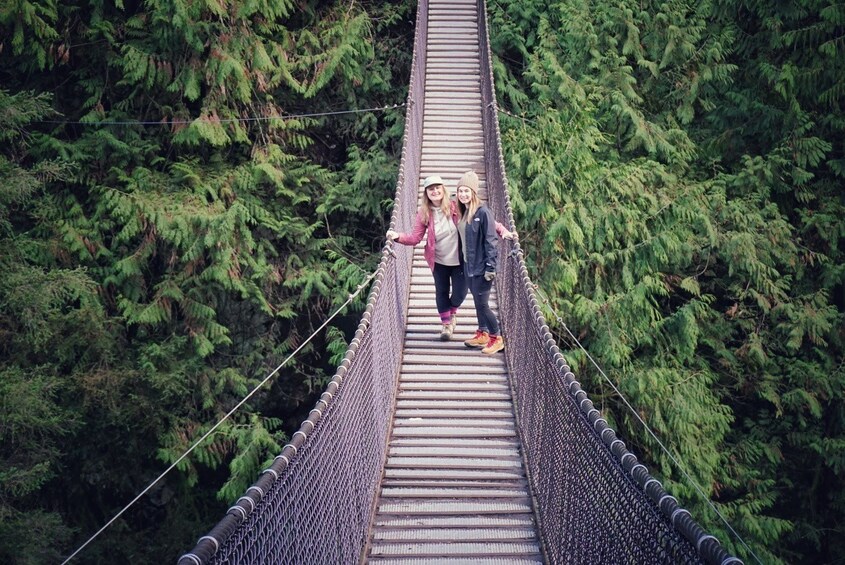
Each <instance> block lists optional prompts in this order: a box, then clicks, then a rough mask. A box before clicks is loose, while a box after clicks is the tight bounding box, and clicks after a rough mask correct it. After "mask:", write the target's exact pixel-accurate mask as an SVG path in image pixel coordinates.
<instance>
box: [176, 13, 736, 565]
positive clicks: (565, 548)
mask: <svg viewBox="0 0 845 565" xmlns="http://www.w3.org/2000/svg"><path fill="white" fill-rule="evenodd" d="M478 9H479V26H480V34H479V41H480V46H481V69H482V72H481V83H482V84H481V90H482V102H483V104H484V108H485V111H484V112H483V120H484V124H483V125H484V136H485V151H486V153H487V155H488V157H487V159H486V161H487V162H486V171H485V172H486V180H487V193H488V199H489V203H490V205H491V207H492V208H493V210H494V212H495V216H496V217H497V218H507V219H508V223H509V224H510V227H511V228H512V227H513V215H512V213H511V210H510V204H509V201H508V196H507V181H506V179H505V174H504V161H503V158H502V152H501V145H500V137H499V126H498V120H497V107H496V101H495V96H494V94H493V84H492V69H491V66H490V50H489V39H488V30H487V22H486V6H485V3H484V0H479V6H478ZM427 19H428V2H427V0H420V2H419V4H418V9H417V20H416V31H415V43H414V55H413V61H412V66H411V78H410V88H409V92H408V103H407V109H406V121H405V134H404V144H403V150H402V160H401V164H400V168H399V178H398V181H397V192H396V199H395V201H394V209H393V216H392V218H391V224H390V225H391V228H392V229H397V230H399V231H402V230H407V229H409V228H410V226H411V224H412V221H413V216H414V213H415V210H416V207H417V202H418V188H419V167H420V155H421V148H422V133H423V131H422V130H423V107H424V104H423V101H424V87H425V53H426V44H425V42H426V36H427ZM505 245H507V246H508V250H509V251H511V252H512V253H511V254H510V255H509V256H507V257H506V258H503V260H501V261H500V266H499V269H500V271H499V276H498V277H497V293H498V304H499V312H500V320H501V323H502V325H503V328H504V331H505V333H506V334H507V340H508V341H507V344H508V346H507V348H506V349H505V354H506V358H507V362H508V368H509V371H510V373H511V375H512V387H513V392H514V402H515V413H516V419H517V427H518V429H519V433H520V439H521V442H522V445H523V450H524V454H525V460H526V462H527V471H528V476H529V481H530V484H531V488H532V494H533V497H534V499H535V503H536V515H537V524H538V529H539V535H540V539H541V542H542V544H543V549H544V552H545V554H546V557H547V560H548V562H550V563H562V562H567V563H579V562H594V563H696V562H702V561H704V562H708V563H721V564H728V563H741V562H740V561H739V560H738V559H736V558H734V557H731V556H730V555H728V554H727V552H726V551H725V550H724V549H723V548H722V547H721V545H720V544H719V542H718V541H717V540H716V538H715V537H713V536H711V535H707V534H706V533H705V532H704V531H703V530H702V529H701V528H700V527H699V526H698V524H697V523H696V522H695V521H694V520H693V519H692V517H691V516H690V514H689V512H687V511H686V510H684V509H683V508H680V507H679V506H678V504H677V502H676V501H675V499H674V498H672V497H671V496H669V495H668V494H667V493H666V492H665V491H664V490H663V487H662V486H661V484H660V483H659V481H657V480H656V479H654V478H652V477H651V476H650V475H649V473H648V470H647V469H646V467H645V466H643V465H642V464H640V463H638V461H637V458H636V457H635V456H634V455H633V454H631V453H630V452H628V451H627V449H626V448H625V444H624V443H623V442H622V441H621V440H619V439H618V438H617V437H616V434H615V432H614V431H613V430H612V429H610V428H609V427H608V426H607V422H606V421H605V420H604V419H603V418H602V417H601V414H600V413H599V411H598V410H596V409H595V408H594V407H593V405H592V402H591V401H590V400H589V399H588V398H587V395H586V393H585V392H584V391H582V390H581V387H580V385H579V384H578V382H577V381H576V380H575V376H574V375H573V373H572V372H571V371H570V369H569V367H568V366H567V365H566V361H565V360H564V358H563V356H562V355H561V354H560V352H559V350H558V348H557V347H556V345H555V343H554V340H553V338H552V336H551V334H550V332H549V329H548V327H547V326H546V324H545V320H544V318H543V316H542V314H541V312H540V308H539V305H538V302H537V300H536V298H535V296H534V293H533V290H532V284H531V281H530V279H529V277H528V272H527V270H526V267H525V264H524V262H523V258H522V253H521V251H520V249H519V244H518V243H506V244H505ZM412 255H413V248H412V247H406V246H398V247H396V248H395V250H392V249H389V248H386V249H385V250H384V251H383V253H382V259H381V263H380V265H379V267H378V270H377V271H376V277H375V282H374V284H373V288H372V290H371V292H370V296H369V299H368V302H367V307H366V311H365V313H364V315H363V317H362V320H361V323H360V325H359V326H358V330H357V332H356V334H355V338H354V339H353V341H352V342H351V344H350V347H349V349H348V351H347V353H346V356H345V358H344V361H343V362H342V363H341V366H340V368H339V369H338V371H337V373H336V374H335V376H334V378H333V379H332V381H331V383H330V384H329V385H328V387H327V389H326V391H325V392H324V393H323V395H322V396H321V397H320V401H319V402H318V403H317V406H316V407H315V408H314V410H312V411H311V414H310V415H309V418H308V419H307V420H306V421H305V422H303V424H302V426H301V428H300V430H299V431H297V432H296V433H295V434H294V435H293V437H292V440H291V443H290V444H288V445H287V446H285V448H284V450H283V451H282V453H281V454H280V455H279V456H277V457H276V458H275V460H274V461H273V464H272V465H271V466H270V467H269V468H268V469H267V470H265V471H264V472H263V473H262V474H261V476H260V477H259V479H258V480H257V481H256V483H255V484H254V485H253V486H251V487H250V488H249V489H248V490H247V492H246V493H245V494H244V496H242V497H241V498H239V499H238V501H237V502H236V503H235V505H234V506H232V507H231V508H230V509H229V511H228V512H227V513H226V515H225V517H224V518H223V519H222V520H221V521H220V522H219V523H218V524H217V525H216V526H215V527H214V528H213V529H212V530H211V532H209V533H208V535H205V536H203V537H202V538H200V540H199V541H198V543H197V545H196V547H195V548H194V549H193V550H192V551H191V552H190V553H187V554H185V555H183V556H182V557H181V558H180V559H179V565H200V564H207V563H208V564H224V563H238V564H242V563H249V564H252V563H356V562H359V561H360V560H361V556H362V553H363V550H364V547H365V544H366V539H367V530H368V527H369V524H370V521H371V518H372V512H373V501H374V500H375V498H376V495H377V491H378V487H379V480H380V477H381V470H382V467H383V465H384V460H385V456H386V449H387V436H388V433H389V427H390V419H391V416H392V413H393V403H394V397H395V393H396V388H397V379H398V374H399V368H400V363H401V355H402V347H401V339H402V336H403V335H404V331H405V324H406V316H407V308H408V289H409V282H410V273H411V259H412Z"/></svg>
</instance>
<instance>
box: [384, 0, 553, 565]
mask: <svg viewBox="0 0 845 565" xmlns="http://www.w3.org/2000/svg"><path fill="white" fill-rule="evenodd" d="M476 10H477V7H476V2H475V0H460V1H455V0H452V1H443V0H439V1H438V0H433V1H432V2H431V3H430V4H429V21H428V30H429V32H428V37H427V50H426V52H427V55H426V87H425V110H424V128H423V144H422V157H421V159H422V160H421V163H420V169H421V170H420V177H421V179H422V178H424V177H425V176H428V175H431V174H438V175H440V176H441V177H443V179H444V181H445V182H446V185H447V187H448V188H449V189H450V191H451V192H452V194H454V190H455V184H456V182H457V180H458V178H459V177H460V176H461V174H463V173H464V172H465V171H466V170H468V169H474V170H475V171H476V172H478V174H479V178H480V180H481V191H480V193H481V196H482V198H484V197H485V196H486V190H485V182H484V168H485V167H484V143H483V136H482V125H481V124H482V121H481V112H482V108H481V89H480V78H479V77H480V60H479V52H478V50H479V42H478V15H477V11H476ZM491 302H492V304H491V306H492V307H493V309H494V310H495V309H496V303H495V296H494V298H493V300H492V301H491ZM475 328H476V319H475V310H474V308H473V303H472V297H471V296H468V297H467V300H466V302H465V303H464V305H463V307H462V308H461V310H460V312H459V315H458V324H457V328H456V331H455V335H454V336H453V339H452V341H450V342H441V341H439V331H440V320H439V318H438V316H437V309H436V307H435V303H434V283H433V280H432V276H431V271H430V270H429V269H428V266H427V265H426V264H425V261H424V260H423V256H422V244H421V245H420V246H419V247H418V249H416V250H415V252H414V268H413V273H412V277H411V297H410V305H409V311H408V326H407V330H406V333H405V340H404V351H403V353H404V356H403V365H402V370H401V374H400V383H399V391H398V396H397V398H396V411H395V414H394V419H393V430H392V433H391V436H390V440H389V441H390V444H389V451H388V458H387V462H386V465H385V468H384V474H383V477H382V483H381V489H380V495H379V499H378V501H377V507H376V514H375V516H374V520H373V523H372V525H371V529H370V540H369V544H368V550H367V560H368V561H369V562H372V563H379V564H387V563H413V564H422V563H442V562H449V563H542V562H543V559H542V555H541V552H540V546H539V542H538V541H537V534H536V528H535V523H534V512H533V508H532V503H531V497H530V495H529V491H528V483H527V479H526V476H525V471H524V469H523V464H522V457H521V454H520V446H519V442H518V440H517V436H516V431H515V428H514V414H513V404H512V399H511V393H510V387H509V385H508V374H507V368H506V365H505V361H504V357H503V356H502V355H501V354H498V355H494V356H486V355H483V354H482V353H481V352H480V351H479V350H477V349H468V348H466V347H465V346H464V345H463V340H464V339H466V338H468V337H471V335H472V334H473V333H474V331H475Z"/></svg>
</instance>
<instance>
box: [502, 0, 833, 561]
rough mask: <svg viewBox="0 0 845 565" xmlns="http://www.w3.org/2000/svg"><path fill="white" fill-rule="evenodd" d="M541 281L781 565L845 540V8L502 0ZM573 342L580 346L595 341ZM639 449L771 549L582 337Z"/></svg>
mask: <svg viewBox="0 0 845 565" xmlns="http://www.w3.org/2000/svg"><path fill="white" fill-rule="evenodd" d="M491 8H492V14H491V22H492V27H493V30H492V41H493V43H494V50H495V51H496V53H497V54H498V60H497V61H496V62H495V63H494V72H495V75H496V80H497V84H496V88H497V92H498V93H499V97H500V100H502V104H501V105H502V106H503V107H504V108H506V109H508V110H509V111H510V112H512V113H514V114H517V115H521V116H523V118H521V119H520V118H513V117H510V116H506V115H502V117H501V121H502V130H503V146H504V149H505V152H506V163H507V168H508V173H509V177H510V178H509V180H510V186H511V189H512V194H511V196H512V202H513V203H514V207H515V211H516V213H517V224H518V226H517V227H518V228H519V229H520V231H521V233H522V237H521V239H522V241H523V243H524V246H525V248H526V249H527V250H528V253H529V257H528V259H529V262H530V267H531V270H532V276H533V277H534V278H535V280H536V281H537V282H539V283H540V285H541V287H542V288H543V289H544V290H545V291H546V292H548V293H549V295H550V298H551V301H552V304H553V306H554V308H555V309H556V310H557V311H558V312H559V313H561V315H562V316H563V317H564V319H565V320H566V321H567V324H569V325H570V327H573V328H576V329H577V333H578V335H579V338H580V339H581V340H582V342H584V343H585V345H586V346H587V347H588V349H589V350H590V352H591V353H592V355H593V356H594V357H595V358H596V359H599V360H600V363H601V364H602V365H603V367H604V369H605V370H606V371H607V372H608V374H609V375H610V377H611V378H612V379H613V380H614V381H615V382H616V383H617V384H618V386H619V388H620V390H621V391H622V392H623V394H625V396H626V398H628V399H629V400H630V401H631V402H632V403H633V405H634V406H636V407H637V409H638V411H639V412H640V414H641V415H642V416H644V417H645V419H646V421H647V422H649V424H650V425H651V426H652V428H653V429H655V430H656V432H657V434H658V436H660V437H661V438H663V439H664V441H665V442H666V443H667V444H668V445H669V446H670V448H671V450H672V451H673V452H674V453H675V454H677V455H678V457H679V458H680V460H682V461H683V462H684V463H685V465H686V467H687V468H688V469H689V471H690V473H691V475H692V476H693V478H694V479H695V480H696V482H698V483H699V484H701V485H703V486H704V488H705V490H706V491H708V494H709V495H710V496H711V499H712V500H713V502H714V503H715V504H717V506H718V507H719V509H720V510H721V511H722V512H723V513H724V514H725V515H726V516H727V517H728V518H729V519H730V520H731V522H732V523H733V525H734V526H735V527H736V528H737V529H738V531H740V533H741V534H742V535H743V537H744V538H745V539H746V541H747V542H749V543H750V545H751V547H752V548H753V550H754V552H755V553H756V554H757V555H758V556H759V557H760V558H762V559H763V560H764V561H765V562H793V561H820V562H830V561H835V560H837V559H841V558H842V556H843V555H845V554H844V553H843V551H845V550H843V546H842V544H841V543H839V542H838V541H836V540H838V539H839V538H840V537H841V536H835V535H830V532H828V535H824V534H822V532H823V531H824V528H831V529H832V531H841V529H842V527H843V523H842V520H841V508H842V507H843V501H845V490H843V488H842V485H843V484H845V482H843V480H842V479H843V475H842V467H841V465H839V462H840V461H841V458H842V451H841V449H842V446H843V443H842V440H843V432H845V429H843V418H842V398H843V390H845V381H843V378H842V338H843V334H842V327H843V309H845V302H843V300H845V298H843V294H842V292H843V291H842V289H843V269H842V267H841V265H842V263H843V257H842V246H841V244H842V241H845V238H843V231H842V230H843V225H845V224H843V222H842V221H841V218H842V217H843V212H845V210H843V209H842V206H843V203H844V202H843V200H842V197H841V190H840V189H839V185H840V184H841V182H840V181H841V176H842V167H841V159H842V145H841V139H843V138H845V135H843V132H842V127H843V126H845V123H843V122H842V120H841V119H839V118H838V116H837V113H836V110H837V108H838V107H839V105H838V100H839V98H838V97H839V95H840V93H841V92H840V91H841V90H842V89H841V84H840V83H841V81H842V77H843V76H845V69H843V62H842V61H845V59H843V58H842V57H839V58H836V59H834V58H833V53H839V51H841V45H840V43H841V41H840V40H841V36H842V27H841V16H842V13H841V9H840V7H839V6H838V5H829V4H827V3H823V2H812V1H808V2H800V3H793V4H791V5H789V6H786V5H780V4H774V5H773V4H770V3H764V2H752V3H750V4H749V3H739V2H733V1H728V0H723V1H716V2H697V3H688V2H662V3H653V2H646V3H642V2H628V1H625V0H620V1H617V2H610V3H601V4H600V5H597V4H595V3H588V2H584V1H580V0H567V1H560V2H552V3H551V4H550V5H547V4H546V3H542V2H499V3H494V4H492V5H491ZM572 347H574V344H572ZM567 357H568V359H569V360H570V362H571V363H573V365H574V366H575V367H576V368H577V370H578V371H579V373H580V374H581V375H582V376H583V379H585V382H586V381H587V380H590V379H593V383H594V385H593V387H591V388H593V394H594V395H595V396H596V399H598V400H600V401H601V402H602V403H604V404H605V405H606V406H607V407H608V409H609V416H610V418H611V420H613V421H614V422H615V424H614V425H617V426H618V427H619V429H620V431H621V433H622V435H623V436H624V437H625V438H626V440H627V441H628V442H629V443H631V444H632V445H634V447H635V450H636V451H637V452H638V453H640V454H641V455H643V456H644V457H645V459H646V460H647V461H649V464H650V466H651V467H652V468H653V469H654V470H655V471H656V472H658V474H659V475H660V476H662V477H663V479H664V480H665V481H666V483H667V484H668V485H669V486H670V489H671V490H673V491H675V492H677V493H678V494H679V495H681V496H682V497H683V498H682V500H684V504H685V505H686V506H688V507H690V508H691V510H692V512H693V515H695V516H697V517H700V519H701V520H702V522H703V523H704V525H705V528H706V529H709V530H712V531H714V532H715V533H717V535H719V537H720V539H721V540H722V541H723V543H725V544H726V545H727V547H728V548H730V549H731V550H732V551H736V552H737V553H739V554H740V555H743V556H745V557H749V556H748V555H747V553H746V551H745V549H744V548H743V547H741V546H740V545H738V544H737V542H736V540H732V539H730V538H729V536H728V534H727V533H726V532H724V530H723V528H722V525H721V523H720V521H719V520H718V519H717V518H716V517H715V516H713V515H712V514H711V513H710V511H709V508H708V507H707V505H706V504H704V503H703V502H702V501H700V500H698V499H697V497H696V495H695V493H694V491H693V489H692V487H691V486H690V485H689V483H688V482H687V481H686V480H685V479H684V478H683V477H682V475H681V473H680V471H679V470H678V469H676V468H674V465H672V464H671V463H670V461H669V460H668V458H667V457H666V456H665V455H664V454H663V453H662V452H661V451H660V450H659V449H658V446H656V445H655V444H654V443H653V441H652V440H651V439H650V437H649V436H648V435H646V434H645V433H644V432H643V430H642V429H641V427H640V425H639V424H638V422H636V420H635V419H634V418H633V417H632V416H631V415H630V414H629V413H628V412H627V411H626V410H625V409H624V407H622V406H620V405H619V404H618V403H617V402H616V400H615V399H614V398H613V396H612V395H610V393H611V391H609V390H606V388H605V386H604V385H603V384H602V381H601V380H600V379H598V378H597V376H596V375H594V374H593V372H592V370H591V367H590V366H588V365H586V364H585V361H586V359H585V356H584V355H583V354H582V353H580V352H579V351H578V350H577V349H573V350H571V351H570V352H569V354H568V355H567Z"/></svg>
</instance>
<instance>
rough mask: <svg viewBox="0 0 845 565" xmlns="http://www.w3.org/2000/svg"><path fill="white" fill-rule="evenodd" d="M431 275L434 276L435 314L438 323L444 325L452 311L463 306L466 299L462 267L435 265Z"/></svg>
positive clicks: (450, 316) (465, 285)
mask: <svg viewBox="0 0 845 565" xmlns="http://www.w3.org/2000/svg"><path fill="white" fill-rule="evenodd" d="M431 274H432V275H434V301H435V303H436V304H437V312H438V313H439V314H440V321H441V322H443V323H446V322H448V321H449V319H451V318H452V314H451V312H452V310H453V309H457V308H458V306H460V305H461V304H463V303H464V299H465V298H466V297H467V283H466V279H465V278H464V267H463V266H462V265H454V266H451V265H441V264H440V263H435V264H434V270H433V271H432V272H431ZM450 291H451V292H450ZM447 313H448V315H447Z"/></svg>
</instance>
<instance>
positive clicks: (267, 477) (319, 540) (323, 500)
mask: <svg viewBox="0 0 845 565" xmlns="http://www.w3.org/2000/svg"><path fill="white" fill-rule="evenodd" d="M426 35H427V2H425V1H423V2H420V6H419V8H418V10H417V21H416V31H415V44H414V55H413V59H412V64H411V78H410V86H409V91H408V101H407V107H406V116H405V131H404V141H403V147H402V159H401V162H400V166H399V175H398V180H397V186H396V198H395V201H394V207H393V215H392V218H391V222H390V227H391V229H398V230H402V229H406V230H407V229H409V228H410V226H411V224H412V221H413V217H414V213H415V211H416V205H417V197H418V195H417V192H418V190H417V189H418V186H419V167H420V153H421V148H422V127H423V108H424V104H423V97H424V87H425V40H426ZM412 257H413V248H411V247H399V248H396V249H395V250H393V249H392V248H389V247H386V248H385V249H384V250H383V252H382V257H381V263H380V264H379V267H378V269H377V271H376V275H375V281H374V283H373V287H372V290H371V291H370V295H369V298H368V301H367V306H366V310H365V312H364V314H363V316H362V318H361V322H360V324H359V326H358V329H357V331H356V332H355V337H354V339H353V340H352V342H351V343H350V345H349V349H348V350H347V352H346V355H345V357H344V360H343V362H342V363H341V365H340V367H339V368H338V370H337V372H336V374H335V375H334V377H333V379H332V380H331V382H330V383H329V385H328V386H327V387H326V390H325V392H324V393H323V394H322V395H321V397H320V400H319V401H318V402H317V405H316V406H315V408H314V409H313V410H311V413H310V414H309V417H308V419H307V420H305V421H304V422H303V423H302V426H301V427H300V429H299V430H298V431H297V432H295V433H294V434H293V437H292V438H291V442H290V443H289V444H288V445H286V446H285V447H284V449H283V450H282V453H281V454H280V455H278V456H277V457H276V458H275V459H274V461H273V463H272V465H271V466H270V467H269V468H268V469H266V470H265V471H263V472H262V474H261V476H260V477H259V478H258V480H257V481H256V482H255V484H253V485H252V486H251V487H249V489H247V491H246V493H245V494H244V495H243V496H242V497H240V498H239V499H238V500H237V502H236V503H235V504H234V505H233V506H232V507H231V508H230V509H229V510H228V511H227V513H226V515H225V516H224V518H223V519H222V520H221V521H220V522H218V524H217V525H216V526H215V527H214V528H213V529H212V530H211V531H210V532H209V533H208V534H207V535H204V536H202V537H201V538H200V539H199V541H198V542H197V545H196V546H195V547H194V548H193V549H192V550H191V551H190V552H189V553H186V554H185V555H183V556H181V557H180V558H179V565H204V564H224V563H232V564H234V563H237V564H246V563H250V564H251V563H357V562H358V561H359V560H360V557H361V554H362V551H363V549H364V546H365V544H366V540H367V531H368V528H369V524H370V518H371V516H372V505H373V500H374V499H375V496H376V493H377V490H378V486H379V481H380V478H381V470H382V468H383V466H384V460H385V457H386V450H387V436H388V431H389V427H390V422H391V415H392V413H393V402H394V397H395V392H396V387H397V381H398V375H399V368H400V363H401V357H402V343H401V340H402V337H403V336H404V329H405V325H406V312H407V309H408V298H409V288H410V277H411V260H412Z"/></svg>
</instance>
